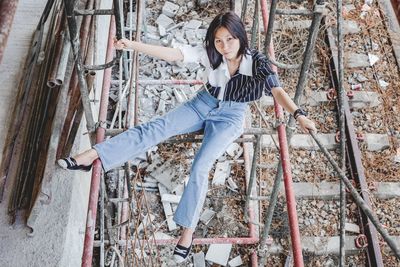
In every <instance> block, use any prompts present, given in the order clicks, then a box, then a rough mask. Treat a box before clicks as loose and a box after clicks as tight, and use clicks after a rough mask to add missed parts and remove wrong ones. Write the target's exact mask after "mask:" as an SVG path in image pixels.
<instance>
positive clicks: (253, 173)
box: [245, 134, 261, 218]
mask: <svg viewBox="0 0 400 267" xmlns="http://www.w3.org/2000/svg"><path fill="white" fill-rule="evenodd" d="M260 141H261V135H259V134H257V137H256V143H255V149H254V153H253V160H252V162H251V170H250V180H249V184H248V186H247V194H246V208H245V215H246V216H245V218H248V211H249V208H250V197H251V190H252V188H253V184H254V181H255V177H256V174H257V159H258V155H259V154H260V147H261V144H260Z"/></svg>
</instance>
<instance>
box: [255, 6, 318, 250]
mask: <svg viewBox="0 0 400 267" xmlns="http://www.w3.org/2000/svg"><path fill="white" fill-rule="evenodd" d="M274 1H276V0H273V1H272V2H274ZM319 2H320V3H321V2H322V3H323V1H319ZM272 5H274V4H273V3H272V4H271V8H272ZM321 5H322V4H321ZM275 8H276V5H275ZM322 8H323V7H322V6H315V8H314V16H313V20H312V23H311V27H310V34H309V36H308V41H307V47H306V50H305V52H304V59H303V64H302V67H301V71H300V77H299V81H298V82H297V86H296V92H295V96H294V99H293V101H294V102H295V103H296V104H297V105H298V104H299V102H300V98H301V96H302V95H303V91H304V85H305V82H306V78H307V73H308V70H309V68H310V64H311V59H312V54H313V51H314V48H315V43H316V38H317V35H318V30H319V26H320V23H321V19H322ZM262 9H263V4H262ZM271 13H272V12H270V14H271ZM265 16H266V11H263V18H264V17H265ZM269 21H271V20H269ZM264 24H265V22H264ZM270 24H271V23H270V22H269V23H268V27H269V26H270ZM271 29H272V27H271ZM267 34H268V33H267ZM271 34H272V33H271ZM269 39H270V38H269ZM266 40H267V41H268V36H267V39H266ZM294 125H295V119H294V118H293V116H290V117H289V122H288V126H287V128H286V131H287V139H288V140H290V139H291V137H292V135H293V130H292V128H293V127H294ZM282 175H283V169H282V163H281V162H279V165H278V169H277V174H276V176H275V180H274V186H273V190H272V192H271V198H270V202H269V206H268V210H267V214H266V217H265V221H264V232H263V234H262V238H261V247H262V248H264V247H265V244H266V240H267V238H268V235H269V230H270V226H271V222H272V216H273V213H274V208H275V205H276V202H277V198H278V194H279V188H280V184H281V181H282Z"/></svg>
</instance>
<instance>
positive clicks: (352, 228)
mask: <svg viewBox="0 0 400 267" xmlns="http://www.w3.org/2000/svg"><path fill="white" fill-rule="evenodd" d="M344 229H345V230H346V231H347V232H350V233H356V234H359V233H360V226H358V225H357V224H354V223H345V225H344Z"/></svg>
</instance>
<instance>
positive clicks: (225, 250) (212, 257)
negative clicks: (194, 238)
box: [206, 244, 232, 266]
mask: <svg viewBox="0 0 400 267" xmlns="http://www.w3.org/2000/svg"><path fill="white" fill-rule="evenodd" d="M231 249H232V244H211V245H210V246H209V248H208V251H207V254H206V260H207V261H210V262H213V263H216V264H220V265H222V266H225V265H226V264H227V263H228V259H229V255H230V253H231Z"/></svg>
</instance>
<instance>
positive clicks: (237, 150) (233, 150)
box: [226, 143, 243, 159]
mask: <svg viewBox="0 0 400 267" xmlns="http://www.w3.org/2000/svg"><path fill="white" fill-rule="evenodd" d="M226 153H227V154H228V155H229V156H231V157H232V158H233V159H238V158H239V157H240V156H241V155H242V154H243V148H242V147H241V146H240V145H239V144H238V143H232V144H230V145H229V147H228V149H227V150H226Z"/></svg>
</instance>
